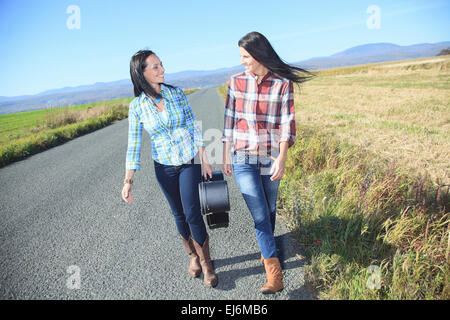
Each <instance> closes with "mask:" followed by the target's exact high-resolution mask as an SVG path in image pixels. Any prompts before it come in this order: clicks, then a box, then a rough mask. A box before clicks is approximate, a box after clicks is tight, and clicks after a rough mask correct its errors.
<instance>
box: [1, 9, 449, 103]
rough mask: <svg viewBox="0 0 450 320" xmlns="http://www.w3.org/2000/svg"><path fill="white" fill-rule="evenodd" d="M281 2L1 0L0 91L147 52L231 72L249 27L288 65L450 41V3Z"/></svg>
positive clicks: (66, 78) (118, 64) (25, 90)
mask: <svg viewBox="0 0 450 320" xmlns="http://www.w3.org/2000/svg"><path fill="white" fill-rule="evenodd" d="M283 4H284V5H283V6H282V8H280V6H275V7H274V6H273V5H271V1H259V2H258V6H257V7H255V6H254V5H253V4H252V3H240V2H238V1H237V0H230V1H228V2H227V3H222V2H220V3H210V2H208V1H205V0H202V1H197V2H195V3H184V2H181V1H175V2H172V3H171V5H170V6H167V5H164V4H161V3H158V2H154V1H150V2H148V1H146V2H144V1H132V2H123V1H117V2H114V3H113V4H111V3H110V2H106V1H104V0H102V1H95V2H89V1H87V0H79V1H73V2H67V1H62V2H54V1H50V0H46V1H40V2H39V3H34V2H31V1H25V0H21V1H17V0H16V1H13V0H0V30H1V31H0V39H1V43H2V53H1V56H0V57H1V59H0V68H1V69H2V73H1V74H0V96H2V97H7V98H8V97H15V96H23V95H36V94H39V93H42V92H45V91H49V90H57V89H62V88H66V87H79V86H83V85H92V84H95V83H108V82H114V81H120V80H125V79H129V73H128V68H129V59H130V57H131V56H132V54H134V53H135V52H136V51H137V50H139V49H145V48H149V49H151V50H153V51H155V53H156V54H157V55H158V56H159V57H160V59H161V60H162V61H163V63H164V65H165V68H166V74H175V73H178V72H186V71H213V70H217V69H227V68H232V67H235V66H238V65H239V64H240V57H239V52H238V49H237V41H238V40H239V39H240V38H241V37H242V36H243V35H245V34H246V33H248V32H250V31H255V30H256V31H259V32H261V33H263V34H264V35H265V36H266V37H267V38H268V39H269V41H270V42H271V43H272V45H273V46H274V48H275V50H276V51H277V52H278V54H279V55H280V56H281V58H282V59H283V60H285V61H288V62H290V63H296V62H300V61H304V60H308V59H311V58H316V57H324V56H330V55H332V54H335V53H339V52H342V51H345V50H347V49H350V48H353V47H356V46H361V45H366V44H375V43H392V44H395V45H400V46H408V45H414V44H423V43H439V42H445V41H449V40H448V32H447V30H449V29H450V19H449V18H450V10H448V9H449V7H450V1H442V0H433V1H424V0H409V1H396V2H395V3H392V2H390V1H387V0H383V1H346V2H345V3H334V2H332V1H330V0H328V1H321V2H316V3H314V4H310V3H301V2H300V1H286V2H284V3H283ZM174 6H175V7H176V9H177V10H173V9H171V8H173V7H174ZM136 7H138V8H139V10H138V11H137V12H138V13H139V14H138V15H136V12H135V10H133V8H136ZM230 8H231V9H232V10H230ZM234 8H237V9H234ZM445 8H447V9H445ZM233 10H234V11H233ZM142 12H148V13H147V15H143V14H141V13H142ZM224 12H226V13H224ZM267 12H270V13H271V16H270V17H269V16H267ZM205 13H206V14H205ZM247 15H248V16H250V17H252V16H263V17H265V18H264V19H261V21H255V20H256V19H251V18H246V16H247ZM266 16H267V17H266ZM141 17H147V19H143V18H141ZM205 26H207V28H205ZM225 26H226V28H225ZM155 29H156V30H158V31H157V32H147V31H146V30H155ZM110 39H113V40H112V41H111V40H110ZM30 48H31V49H30ZM30 57H31V59H30Z"/></svg>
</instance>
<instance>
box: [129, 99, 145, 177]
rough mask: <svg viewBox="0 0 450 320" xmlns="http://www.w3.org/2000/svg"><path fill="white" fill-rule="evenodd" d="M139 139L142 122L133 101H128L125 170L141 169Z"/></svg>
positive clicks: (140, 138)
mask: <svg viewBox="0 0 450 320" xmlns="http://www.w3.org/2000/svg"><path fill="white" fill-rule="evenodd" d="M141 140H142V122H140V119H139V116H138V114H137V112H136V110H135V103H134V101H133V102H131V103H130V107H129V111H128V149H127V157H126V170H140V169H141V160H140V159H141Z"/></svg>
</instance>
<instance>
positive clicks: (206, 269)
mask: <svg viewBox="0 0 450 320" xmlns="http://www.w3.org/2000/svg"><path fill="white" fill-rule="evenodd" d="M192 242H193V243H194V247H195V251H196V252H197V254H198V256H199V257H200V264H201V266H202V271H203V281H204V282H205V285H206V286H208V287H215V286H216V285H217V282H218V280H217V275H216V273H215V271H214V268H213V266H212V263H211V257H210V255H209V237H208V236H206V240H205V242H204V243H203V247H200V245H199V244H198V243H197V242H196V241H195V240H192Z"/></svg>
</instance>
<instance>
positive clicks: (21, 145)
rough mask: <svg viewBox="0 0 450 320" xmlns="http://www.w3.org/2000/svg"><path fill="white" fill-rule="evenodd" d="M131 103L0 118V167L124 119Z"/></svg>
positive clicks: (115, 102)
mask: <svg viewBox="0 0 450 320" xmlns="http://www.w3.org/2000/svg"><path fill="white" fill-rule="evenodd" d="M196 90H198V89H185V90H184V91H185V93H186V94H190V93H192V92H194V91H196ZM132 99H133V98H121V99H114V100H109V101H101V102H94V103H88V104H82V105H77V106H70V107H62V108H52V109H44V110H34V111H27V112H20V113H10V114H3V115H0V167H3V166H5V165H7V164H10V163H12V162H14V161H18V160H21V159H24V158H26V157H28V156H30V155H33V154H36V153H38V152H41V151H44V150H47V149H49V148H52V147H54V146H57V145H60V144H62V143H65V142H67V141H69V140H72V139H74V138H76V137H79V136H82V135H84V134H87V133H90V132H92V131H95V130H98V129H101V128H103V127H105V126H107V125H110V124H112V123H114V122H116V121H119V120H122V119H124V118H126V117H128V105H129V103H130V102H131V100H132Z"/></svg>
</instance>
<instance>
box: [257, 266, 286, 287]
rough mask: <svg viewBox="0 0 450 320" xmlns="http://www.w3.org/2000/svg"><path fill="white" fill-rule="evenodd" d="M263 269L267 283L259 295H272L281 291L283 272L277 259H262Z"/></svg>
mask: <svg viewBox="0 0 450 320" xmlns="http://www.w3.org/2000/svg"><path fill="white" fill-rule="evenodd" d="M264 268H265V269H266V279H267V283H266V285H265V286H263V287H262V288H261V290H260V291H261V293H263V294H273V293H275V292H278V291H281V290H283V288H284V285H283V272H282V271H281V265H280V260H278V258H268V259H264Z"/></svg>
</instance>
